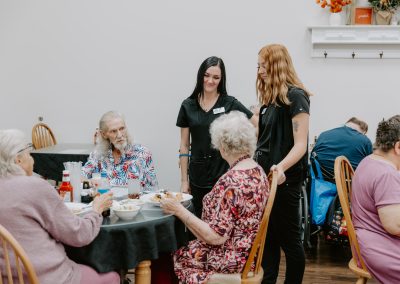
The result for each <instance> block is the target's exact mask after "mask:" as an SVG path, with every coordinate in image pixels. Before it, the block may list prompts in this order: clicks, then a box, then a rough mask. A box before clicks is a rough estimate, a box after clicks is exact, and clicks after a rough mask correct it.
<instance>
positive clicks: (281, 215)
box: [262, 183, 305, 284]
mask: <svg viewBox="0 0 400 284" xmlns="http://www.w3.org/2000/svg"><path fill="white" fill-rule="evenodd" d="M300 191H301V183H291V184H288V183H285V184H282V185H280V186H278V190H277V193H276V196H275V202H274V207H273V208H272V212H271V216H270V219H269V224H268V232H267V238H266V241H265V247H264V254H263V259H262V267H263V269H264V278H263V281H262V283H276V279H277V277H278V272H279V263H280V259H281V248H282V250H283V251H284V253H285V257H286V278H285V283H288V284H297V283H301V282H302V280H303V274H304V267H305V255H304V249H303V244H302V242H301V235H300V214H299V209H300Z"/></svg>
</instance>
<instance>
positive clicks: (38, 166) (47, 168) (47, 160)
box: [31, 144, 94, 181]
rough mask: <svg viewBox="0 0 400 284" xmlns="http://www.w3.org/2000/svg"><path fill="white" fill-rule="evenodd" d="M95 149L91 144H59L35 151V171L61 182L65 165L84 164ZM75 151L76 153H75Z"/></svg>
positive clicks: (33, 154)
mask: <svg viewBox="0 0 400 284" xmlns="http://www.w3.org/2000/svg"><path fill="white" fill-rule="evenodd" d="M93 147H94V146H93V145H90V144H57V145H55V146H52V147H48V148H42V149H39V150H36V151H33V152H32V153H31V155H32V157H33V159H34V160H35V164H34V166H33V171H34V172H35V173H38V174H39V175H41V176H43V177H44V178H47V179H53V180H55V181H61V180H62V171H63V170H64V165H63V163H64V162H82V163H83V164H84V163H85V162H86V161H87V158H88V157H89V154H90V151H91V149H92V148H93ZM74 149H75V150H76V153H73V152H74ZM66 150H71V151H66ZM83 150H84V151H83ZM65 151H66V152H65Z"/></svg>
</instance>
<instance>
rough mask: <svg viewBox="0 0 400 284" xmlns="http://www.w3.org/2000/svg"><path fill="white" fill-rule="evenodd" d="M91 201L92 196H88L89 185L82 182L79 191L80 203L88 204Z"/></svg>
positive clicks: (86, 182)
mask: <svg viewBox="0 0 400 284" xmlns="http://www.w3.org/2000/svg"><path fill="white" fill-rule="evenodd" d="M92 201H93V196H91V195H90V185H89V182H88V181H84V182H83V188H82V191H81V202H82V203H90V202H92Z"/></svg>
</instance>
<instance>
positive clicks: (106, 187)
mask: <svg viewBox="0 0 400 284" xmlns="http://www.w3.org/2000/svg"><path fill="white" fill-rule="evenodd" d="M109 191H110V183H109V182H108V178H107V173H106V172H102V173H101V181H100V185H99V187H98V188H97V192H98V193H100V194H104V193H107V192H109ZM102 215H103V217H108V216H110V209H107V210H105V211H103V213H102Z"/></svg>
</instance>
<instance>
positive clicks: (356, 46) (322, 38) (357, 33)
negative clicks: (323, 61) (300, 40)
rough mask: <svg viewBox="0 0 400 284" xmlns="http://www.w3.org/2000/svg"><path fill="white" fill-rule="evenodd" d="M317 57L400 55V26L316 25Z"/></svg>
mask: <svg viewBox="0 0 400 284" xmlns="http://www.w3.org/2000/svg"><path fill="white" fill-rule="evenodd" d="M308 29H309V30H310V31H311V44H312V51H311V56H312V57H315V58H349V59H357V58H372V59H392V58H400V26H377V25H368V26H367V25H366V26H312V27H309V28H308Z"/></svg>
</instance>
